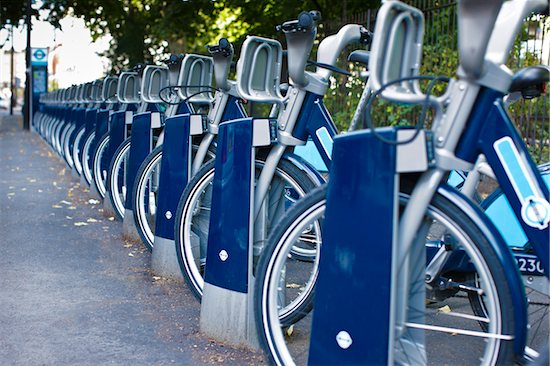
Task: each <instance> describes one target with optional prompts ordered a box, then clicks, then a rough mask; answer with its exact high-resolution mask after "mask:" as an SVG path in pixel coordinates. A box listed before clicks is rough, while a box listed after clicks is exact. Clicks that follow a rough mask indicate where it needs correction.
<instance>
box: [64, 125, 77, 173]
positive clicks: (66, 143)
mask: <svg viewBox="0 0 550 366" xmlns="http://www.w3.org/2000/svg"><path fill="white" fill-rule="evenodd" d="M75 130H76V127H75V126H74V125H71V127H70V128H69V131H68V132H67V136H66V137H65V140H64V141H63V157H64V158H65V161H66V162H67V165H68V166H69V168H71V169H73V168H74V161H73V155H72V153H71V145H70V144H71V137H72V135H73V134H74V132H75Z"/></svg>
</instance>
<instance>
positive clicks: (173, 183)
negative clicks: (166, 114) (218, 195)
mask: <svg viewBox="0 0 550 366" xmlns="http://www.w3.org/2000/svg"><path fill="white" fill-rule="evenodd" d="M189 116H190V115H189V114H184V115H178V116H175V117H172V118H168V119H166V123H165V125H164V143H163V144H162V159H161V169H160V180H159V189H158V203H157V219H156V222H155V236H160V237H162V238H165V239H171V240H174V219H175V216H176V209H177V207H178V203H179V199H180V196H181V194H182V192H183V190H184V188H185V186H186V185H187V182H188V180H189V174H190V170H191V146H192V143H191V136H190V134H189ZM168 211H170V212H171V215H169V217H170V218H167V217H166V215H165V213H166V212H168Z"/></svg>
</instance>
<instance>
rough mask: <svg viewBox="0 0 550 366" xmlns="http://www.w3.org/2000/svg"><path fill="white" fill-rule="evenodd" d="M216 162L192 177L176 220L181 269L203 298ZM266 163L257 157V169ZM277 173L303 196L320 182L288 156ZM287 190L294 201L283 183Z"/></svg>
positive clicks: (271, 209) (273, 204)
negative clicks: (197, 239)
mask: <svg viewBox="0 0 550 366" xmlns="http://www.w3.org/2000/svg"><path fill="white" fill-rule="evenodd" d="M214 164H215V161H211V162H209V163H207V164H206V165H204V166H203V167H202V168H201V169H200V170H199V171H198V172H197V174H196V175H195V176H194V177H193V178H192V179H191V181H190V182H189V184H188V185H187V187H186V188H185V190H184V191H183V194H182V196H181V198H180V201H179V204H178V209H177V214H176V221H175V223H174V229H175V233H174V238H175V241H176V253H177V257H178V262H179V265H180V269H181V271H182V274H183V277H184V278H185V280H186V282H187V284H188V285H189V287H190V289H191V291H192V292H193V294H194V295H195V297H196V298H197V299H198V300H199V301H200V300H201V299H202V289H203V286H204V280H203V276H202V270H201V267H202V266H203V265H204V263H205V262H206V242H207V238H208V227H207V226H206V225H207V224H208V223H209V219H210V216H209V214H208V215H205V214H204V211H206V212H207V213H209V212H210V211H209V208H206V206H207V205H209V204H210V197H211V193H212V192H211V190H210V188H209V186H210V185H211V183H212V180H213V178H214ZM262 165H263V161H261V160H256V171H259V169H261V166H262ZM275 177H279V179H281V177H282V179H287V182H288V183H289V184H290V185H291V187H293V189H299V190H300V192H298V193H299V194H300V195H301V196H303V195H304V194H305V193H307V192H309V191H310V190H311V189H313V188H314V187H315V186H316V183H315V182H314V181H312V180H311V179H310V178H309V176H308V175H307V174H306V173H304V172H303V171H301V170H300V169H298V168H297V167H295V166H294V165H292V164H291V163H289V162H287V161H285V160H281V161H280V162H279V164H278V166H277V169H276V172H275ZM272 187H273V183H272ZM279 188H281V187H279ZM283 190H284V191H285V195H284V196H285V197H287V199H288V201H289V202H292V201H293V200H294V198H292V197H289V196H288V195H287V194H286V191H287V188H286V185H285V186H284V187H283ZM201 198H204V201H203V202H204V206H205V208H203V209H202V210H200V211H203V212H193V211H195V209H196V205H197V203H198V202H199V201H200V200H201ZM281 203H285V204H286V201H284V202H281V200H280V199H279V200H278V201H276V200H275V199H274V201H273V202H272V201H269V203H268V206H269V208H268V212H276V211H277V210H276V208H277V207H278V208H279V209H281V207H280V205H281ZM292 203H293V202H292ZM285 208H286V207H285ZM191 218H192V219H191ZM278 218H279V217H278ZM274 224H275V222H274V221H270V222H269V223H268V227H267V232H268V233H269V230H270V226H269V225H271V226H273V225H274ZM192 225H193V226H195V228H194V229H191V226H192ZM191 235H193V236H194V237H195V236H196V237H197V238H199V240H200V244H199V245H198V246H197V245H194V244H193V240H191V238H190V237H191ZM199 247H200V248H199ZM197 250H198V252H197ZM196 257H197V258H196Z"/></svg>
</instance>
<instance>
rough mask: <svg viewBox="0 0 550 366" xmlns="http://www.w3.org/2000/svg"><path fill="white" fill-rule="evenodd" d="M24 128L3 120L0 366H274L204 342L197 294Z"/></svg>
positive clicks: (17, 120)
mask: <svg viewBox="0 0 550 366" xmlns="http://www.w3.org/2000/svg"><path fill="white" fill-rule="evenodd" d="M0 113H2V112H0ZM20 124H21V117H20V116H17V117H10V116H7V115H5V114H1V115H0V250H1V254H0V271H1V272H0V273H1V276H0V365H25V366H27V365H212V364H215V365H219V364H221V365H258V364H264V363H265V361H264V360H263V356H262V355H261V354H260V353H253V352H248V351H244V350H239V349H234V348H231V347H227V346H225V347H224V345H223V344H219V343H215V342H213V341H211V340H209V339H207V338H205V337H204V336H202V335H200V334H199V333H198V317H199V311H200V304H199V303H198V301H197V300H196V299H195V298H194V297H193V295H192V294H191V292H190V291H188V290H187V288H186V287H185V285H184V284H182V283H177V282H172V281H168V280H165V279H162V278H158V277H153V276H152V275H151V273H150V270H149V268H150V259H151V256H150V254H149V252H147V251H146V250H145V249H144V248H143V247H141V246H137V245H135V244H134V245H132V244H130V243H126V242H124V241H123V239H122V235H121V234H122V224H121V223H120V222H117V221H111V220H110V219H109V218H106V217H104V216H103V215H102V213H101V205H99V204H95V203H94V201H93V200H92V201H90V197H89V195H88V193H87V192H88V190H87V189H85V188H84V187H81V186H80V185H79V183H78V181H77V180H76V179H75V178H74V177H72V176H71V174H70V172H69V171H68V170H67V169H66V165H65V164H64V162H63V161H62V160H61V159H60V158H59V157H58V156H57V155H54V153H53V152H52V150H51V149H50V148H49V147H48V146H47V145H46V143H45V142H43V141H42V140H41V139H40V138H39V137H38V135H37V134H35V133H29V132H25V131H23V130H22V129H21V127H20Z"/></svg>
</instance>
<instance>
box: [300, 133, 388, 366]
mask: <svg viewBox="0 0 550 366" xmlns="http://www.w3.org/2000/svg"><path fill="white" fill-rule="evenodd" d="M379 133H381V134H383V135H384V137H385V138H387V139H389V140H395V139H396V133H395V130H394V129H390V128H384V129H380V130H379ZM365 157H368V159H367V158H365ZM395 167H396V153H395V146H392V145H389V144H385V143H383V142H381V141H380V140H378V139H377V138H376V137H375V136H373V135H372V133H371V132H370V131H361V132H356V133H350V134H347V135H343V136H340V137H337V138H336V139H335V143H334V154H333V161H332V168H331V169H332V170H331V176H330V180H329V183H328V184H329V186H328V191H327V205H326V213H325V221H324V227H323V250H321V260H320V267H319V268H320V272H319V278H318V282H317V288H316V294H315V307H314V308H315V311H314V313H313V325H312V332H311V343H310V350H309V364H310V365H385V364H387V360H388V344H389V327H390V326H389V311H390V310H389V309H390V306H389V304H390V282H391V255H392V242H393V230H394V225H396V221H397V212H396V210H394V207H396V205H395V200H396V199H398V197H397V195H396V192H397V184H398V179H397V175H396V172H395Z"/></svg>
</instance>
